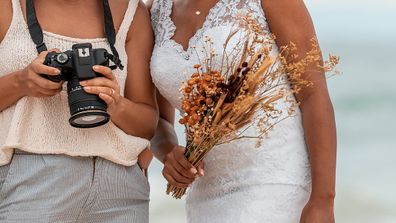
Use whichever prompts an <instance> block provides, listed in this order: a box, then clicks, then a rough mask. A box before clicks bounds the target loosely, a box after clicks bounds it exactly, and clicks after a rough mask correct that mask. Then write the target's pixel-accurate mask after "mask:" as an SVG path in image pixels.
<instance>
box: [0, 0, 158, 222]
mask: <svg viewBox="0 0 396 223" xmlns="http://www.w3.org/2000/svg"><path fill="white" fill-rule="evenodd" d="M112 15H114V16H112ZM47 47H48V49H50V50H47ZM152 48H153V36H152V30H151V25H150V18H149V13H148V11H147V9H146V8H145V6H144V4H143V3H142V2H139V1H138V0H117V1H115V0H110V1H108V0H84V1H83V0H51V1H50V0H5V1H2V2H1V7H0V221H6V222H29V223H34V222H40V223H41V222H51V223H52V222H84V223H85V222H95V223H100V222H117V223H122V222H137V223H144V222H148V202H149V184H148V181H147V178H146V176H145V174H144V171H145V169H147V167H148V165H149V163H150V161H151V158H152V156H151V153H150V152H149V151H148V150H147V148H148V147H149V140H150V139H151V137H152V136H153V134H154V131H155V128H156V125H157V121H158V117H157V116H158V113H157V107H156V101H155V90H154V86H153V84H152V82H151V77H150V71H149V62H150V58H151V52H152ZM37 54H38V56H37Z"/></svg>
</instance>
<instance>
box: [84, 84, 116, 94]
mask: <svg viewBox="0 0 396 223" xmlns="http://www.w3.org/2000/svg"><path fill="white" fill-rule="evenodd" d="M84 90H85V91H86V92H87V93H90V94H99V93H103V94H107V95H112V94H113V90H112V88H109V87H102V86H86V87H84Z"/></svg>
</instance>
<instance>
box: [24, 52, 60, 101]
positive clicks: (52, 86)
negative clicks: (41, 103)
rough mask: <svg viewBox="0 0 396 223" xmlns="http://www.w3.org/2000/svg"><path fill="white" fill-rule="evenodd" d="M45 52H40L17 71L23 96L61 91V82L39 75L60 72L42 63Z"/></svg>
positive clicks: (52, 74) (42, 95)
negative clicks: (29, 62)
mask: <svg viewBox="0 0 396 223" xmlns="http://www.w3.org/2000/svg"><path fill="white" fill-rule="evenodd" d="M47 54H48V51H44V52H41V53H40V54H39V55H38V57H37V58H36V59H34V60H33V62H32V63H31V64H29V65H28V66H27V67H26V68H24V69H23V70H21V72H19V75H18V82H19V86H20V88H21V90H22V92H23V95H24V96H31V97H39V98H42V97H51V96H54V95H56V94H58V93H59V92H60V91H62V84H63V82H60V83H56V82H53V81H50V80H47V79H45V78H44V77H42V76H41V74H47V75H51V76H57V75H59V74H60V70H58V69H56V68H54V67H49V66H46V65H44V64H43V63H44V60H45V57H46V56H47Z"/></svg>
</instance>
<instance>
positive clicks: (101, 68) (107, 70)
mask: <svg viewBox="0 0 396 223" xmlns="http://www.w3.org/2000/svg"><path fill="white" fill-rule="evenodd" d="M92 68H93V70H94V71H95V72H98V73H100V74H103V75H104V76H105V77H107V78H108V79H110V80H114V78H115V77H114V74H113V71H112V70H111V68H109V67H106V66H100V65H95V66H93V67H92Z"/></svg>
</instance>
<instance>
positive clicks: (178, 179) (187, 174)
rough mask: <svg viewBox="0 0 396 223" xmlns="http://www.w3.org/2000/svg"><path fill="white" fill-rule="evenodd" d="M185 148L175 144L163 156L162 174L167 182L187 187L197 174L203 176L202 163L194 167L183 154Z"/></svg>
mask: <svg viewBox="0 0 396 223" xmlns="http://www.w3.org/2000/svg"><path fill="white" fill-rule="evenodd" d="M185 150H186V149H185V148H184V147H181V146H175V147H174V148H173V150H172V151H171V152H170V153H168V154H167V155H166V156H165V159H164V169H163V170H162V174H163V175H164V177H165V178H166V180H167V181H168V182H169V184H171V185H173V186H176V187H179V188H187V187H189V186H190V185H191V184H192V182H194V180H195V178H196V177H197V176H203V175H204V171H203V164H201V165H199V167H198V168H195V167H194V166H193V165H192V164H191V163H190V162H189V161H188V160H187V159H186V157H185V156H184V152H185Z"/></svg>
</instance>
